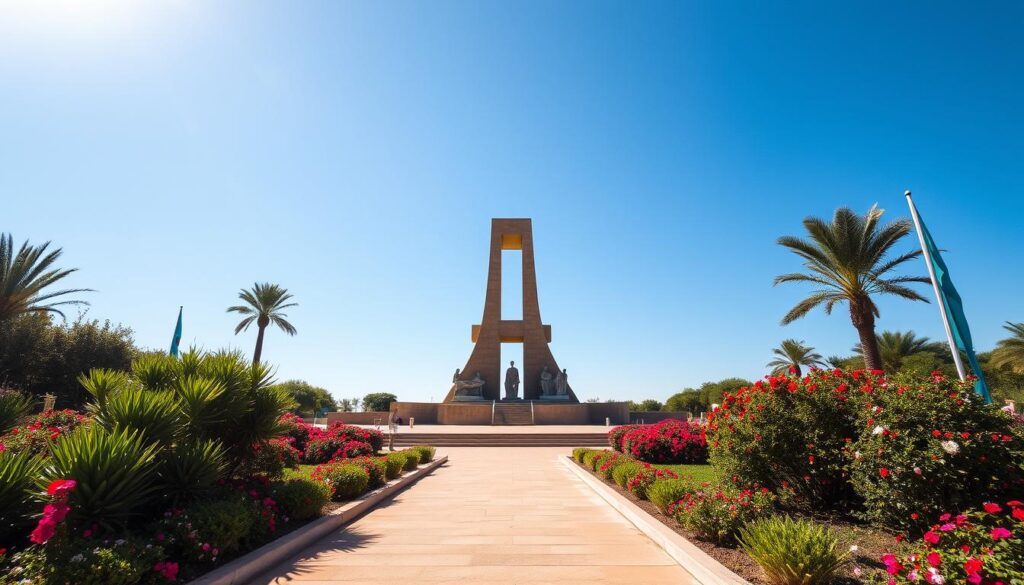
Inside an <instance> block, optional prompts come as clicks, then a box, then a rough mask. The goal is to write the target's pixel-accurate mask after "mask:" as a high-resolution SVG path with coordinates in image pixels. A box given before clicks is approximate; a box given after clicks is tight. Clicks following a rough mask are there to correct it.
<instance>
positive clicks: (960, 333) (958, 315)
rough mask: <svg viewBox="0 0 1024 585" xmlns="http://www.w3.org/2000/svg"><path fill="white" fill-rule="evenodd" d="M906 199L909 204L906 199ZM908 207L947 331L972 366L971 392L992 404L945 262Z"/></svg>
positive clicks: (911, 204) (914, 209) (961, 306)
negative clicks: (932, 275)
mask: <svg viewBox="0 0 1024 585" xmlns="http://www.w3.org/2000/svg"><path fill="white" fill-rule="evenodd" d="M907 199H908V201H909V197H908V198H907ZM910 208H911V210H912V211H913V212H914V215H916V216H917V223H918V227H919V228H920V230H921V239H922V240H924V245H925V248H926V249H927V251H928V256H930V257H931V263H932V270H934V271H935V280H936V282H937V283H938V288H939V294H940V295H942V301H943V303H942V304H943V305H945V310H946V319H947V320H948V321H949V329H950V331H951V332H952V334H953V342H954V343H955V344H956V346H957V348H958V349H959V350H960V351H962V352H964V353H965V354H967V361H968V363H970V364H971V371H972V372H974V375H975V376H977V377H978V380H977V381H976V382H975V383H974V390H975V391H976V392H977V393H978V394H980V395H981V396H982V398H984V399H985V402H989V403H991V402H992V395H991V394H989V391H988V385H987V384H985V374H983V373H982V372H981V366H980V365H978V356H977V355H975V354H974V343H973V342H972V341H971V329H970V327H968V326H967V316H966V315H965V314H964V302H963V299H961V298H960V294H959V293H958V292H956V288H955V287H954V286H953V281H952V279H950V277H949V268H946V263H945V262H943V261H942V255H941V254H939V248H938V246H936V245H935V240H933V239H932V235H931V234H930V233H928V228H926V227H925V226H924V221H922V220H921V216H920V214H918V213H917V208H915V207H914V202H913V201H910Z"/></svg>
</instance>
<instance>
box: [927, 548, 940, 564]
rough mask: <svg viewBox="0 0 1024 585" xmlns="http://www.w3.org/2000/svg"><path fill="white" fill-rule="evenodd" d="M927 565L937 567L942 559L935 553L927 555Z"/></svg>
mask: <svg viewBox="0 0 1024 585" xmlns="http://www.w3.org/2000/svg"><path fill="white" fill-rule="evenodd" d="M927 558H928V564H929V565H931V566H933V567H938V566H939V565H940V564H941V563H942V557H941V556H939V553H937V552H930V553H928V557H927Z"/></svg>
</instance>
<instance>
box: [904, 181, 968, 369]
mask: <svg viewBox="0 0 1024 585" xmlns="http://www.w3.org/2000/svg"><path fill="white" fill-rule="evenodd" d="M905 195H906V196H907V205H909V206H910V216H911V217H912V218H914V227H915V228H917V239H918V241H919V242H920V243H921V252H923V253H924V262H925V264H927V265H928V276H930V277H931V279H932V288H933V289H935V300H936V301H938V305H939V313H941V314H942V326H943V327H945V328H946V340H947V341H949V351H950V353H952V354H953V363H955V364H956V373H957V374H958V375H959V376H960V381H965V380H967V374H966V371H965V370H964V362H963V360H962V359H960V350H959V349H957V347H956V342H955V341H953V330H952V329H951V328H950V327H949V315H948V314H947V313H946V302H945V301H944V300H942V293H941V292H940V291H939V281H938V279H936V278H935V267H934V266H933V265H932V255H931V253H930V252H929V251H928V246H927V245H925V242H924V232H923V231H922V230H921V218H920V217H918V216H917V208H915V207H914V201H913V200H912V199H911V197H910V190H909V189H908V190H907V192H906V193H905Z"/></svg>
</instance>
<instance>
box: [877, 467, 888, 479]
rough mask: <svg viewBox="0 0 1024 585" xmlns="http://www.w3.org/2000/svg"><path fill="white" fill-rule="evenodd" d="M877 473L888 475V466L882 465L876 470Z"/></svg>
mask: <svg viewBox="0 0 1024 585" xmlns="http://www.w3.org/2000/svg"><path fill="white" fill-rule="evenodd" d="M878 475H881V476H882V477H889V468H887V467H883V468H881V469H879V470H878Z"/></svg>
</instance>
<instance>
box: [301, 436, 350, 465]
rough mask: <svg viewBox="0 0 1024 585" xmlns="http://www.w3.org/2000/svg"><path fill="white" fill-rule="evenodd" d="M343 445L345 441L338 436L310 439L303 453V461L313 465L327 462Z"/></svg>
mask: <svg viewBox="0 0 1024 585" xmlns="http://www.w3.org/2000/svg"><path fill="white" fill-rule="evenodd" d="M343 445H344V441H342V440H341V439H338V438H336V437H323V438H318V439H310V441H309V443H307V444H306V450H305V451H303V453H302V461H303V462H305V463H309V464H312V465H316V464H319V463H327V462H328V461H329V460H330V459H331V456H333V455H334V454H335V453H337V452H338V449H341V447H342V446H343Z"/></svg>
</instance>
